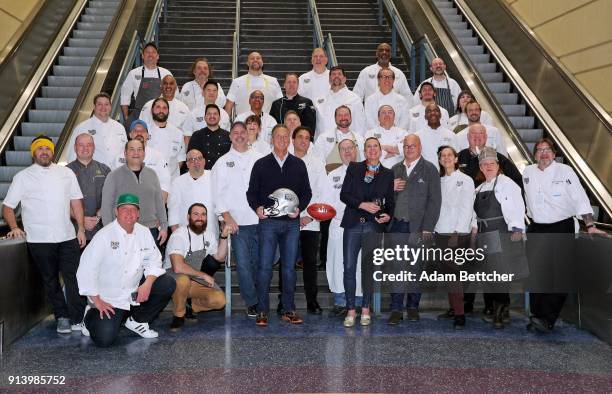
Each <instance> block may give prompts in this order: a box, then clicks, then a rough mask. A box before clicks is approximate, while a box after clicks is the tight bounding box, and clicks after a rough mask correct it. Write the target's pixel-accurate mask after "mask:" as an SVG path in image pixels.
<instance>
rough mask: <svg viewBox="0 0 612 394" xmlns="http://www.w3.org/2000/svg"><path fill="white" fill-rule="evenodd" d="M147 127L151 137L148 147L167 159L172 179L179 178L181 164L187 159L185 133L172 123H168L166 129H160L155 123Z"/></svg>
mask: <svg viewBox="0 0 612 394" xmlns="http://www.w3.org/2000/svg"><path fill="white" fill-rule="evenodd" d="M147 125H148V126H149V136H150V137H149V142H148V143H147V145H150V146H151V148H153V149H155V150H157V151H158V152H160V153H161V154H162V155H163V157H164V158H165V159H166V162H167V163H168V171H169V172H170V176H171V177H172V179H174V178H176V177H178V176H179V175H180V173H179V163H180V162H182V161H185V157H186V155H185V139H184V138H183V133H182V132H181V131H180V130H179V129H177V128H176V127H175V126H173V125H171V124H170V123H166V127H159V126H157V125H156V124H155V122H152V123H147Z"/></svg>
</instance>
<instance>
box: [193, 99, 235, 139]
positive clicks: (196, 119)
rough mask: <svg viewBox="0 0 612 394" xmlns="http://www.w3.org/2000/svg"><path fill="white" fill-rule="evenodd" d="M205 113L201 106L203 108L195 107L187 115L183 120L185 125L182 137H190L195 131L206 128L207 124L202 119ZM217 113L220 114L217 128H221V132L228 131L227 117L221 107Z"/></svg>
mask: <svg viewBox="0 0 612 394" xmlns="http://www.w3.org/2000/svg"><path fill="white" fill-rule="evenodd" d="M205 112H206V107H205V106H203V107H197V108H195V109H194V110H192V111H191V112H190V113H189V115H188V116H187V119H185V123H183V135H184V136H186V137H191V136H192V135H193V133H195V132H196V131H198V130H200V129H204V128H206V127H208V124H206V119H205V117H204V115H205ZM219 112H220V113H221V119H220V120H219V127H221V128H222V129H223V130H227V131H229V129H230V127H231V122H230V118H229V115H228V114H227V112H226V111H225V110H224V109H223V107H219Z"/></svg>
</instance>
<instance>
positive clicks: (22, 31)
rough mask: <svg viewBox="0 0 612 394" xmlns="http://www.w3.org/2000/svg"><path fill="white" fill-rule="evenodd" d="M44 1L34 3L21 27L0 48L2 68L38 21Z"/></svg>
mask: <svg viewBox="0 0 612 394" xmlns="http://www.w3.org/2000/svg"><path fill="white" fill-rule="evenodd" d="M43 5H44V1H39V2H37V3H35V4H34V6H33V7H32V9H31V10H30V13H29V14H28V15H27V16H26V18H25V19H24V20H23V21H22V22H21V25H20V26H19V28H18V29H17V30H16V31H15V32H14V33H13V35H12V36H11V38H10V39H9V41H8V42H7V43H6V45H5V46H4V48H3V49H2V50H0V69H1V68H2V66H3V65H4V61H5V60H7V59H9V58H10V57H11V56H13V53H14V52H15V50H17V49H18V48H19V46H20V45H21V43H22V42H23V39H24V37H25V36H26V35H27V34H28V33H29V32H30V31H31V30H32V28H33V27H34V24H35V23H36V21H37V19H38V16H39V14H40V11H41V10H42V9H43Z"/></svg>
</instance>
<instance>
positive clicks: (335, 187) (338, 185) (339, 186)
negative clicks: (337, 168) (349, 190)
mask: <svg viewBox="0 0 612 394" xmlns="http://www.w3.org/2000/svg"><path fill="white" fill-rule="evenodd" d="M334 189H342V183H336V184H335V185H334Z"/></svg>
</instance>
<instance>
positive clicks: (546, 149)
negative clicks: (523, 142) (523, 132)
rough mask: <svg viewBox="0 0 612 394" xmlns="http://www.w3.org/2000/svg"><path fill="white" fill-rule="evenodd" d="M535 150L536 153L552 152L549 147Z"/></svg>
mask: <svg viewBox="0 0 612 394" xmlns="http://www.w3.org/2000/svg"><path fill="white" fill-rule="evenodd" d="M536 152H537V153H550V152H552V149H551V148H538V149H536Z"/></svg>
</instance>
